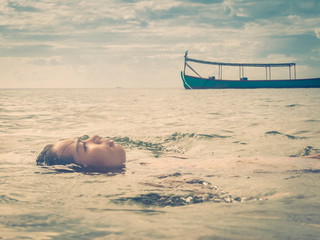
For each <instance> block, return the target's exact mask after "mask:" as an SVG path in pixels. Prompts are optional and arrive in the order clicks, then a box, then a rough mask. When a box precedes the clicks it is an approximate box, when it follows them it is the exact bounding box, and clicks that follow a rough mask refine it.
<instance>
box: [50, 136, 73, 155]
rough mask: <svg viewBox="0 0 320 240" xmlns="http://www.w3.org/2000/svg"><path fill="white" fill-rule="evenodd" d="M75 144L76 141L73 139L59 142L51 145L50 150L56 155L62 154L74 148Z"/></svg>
mask: <svg viewBox="0 0 320 240" xmlns="http://www.w3.org/2000/svg"><path fill="white" fill-rule="evenodd" d="M75 142H76V140H75V139H74V138H69V139H65V140H61V141H59V142H57V143H55V144H54V145H53V147H52V150H53V151H54V152H56V153H57V154H62V152H63V151H65V150H66V149H69V148H72V147H74V145H75Z"/></svg>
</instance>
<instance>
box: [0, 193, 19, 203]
mask: <svg viewBox="0 0 320 240" xmlns="http://www.w3.org/2000/svg"><path fill="white" fill-rule="evenodd" d="M16 202H19V201H18V200H17V199H14V198H11V197H8V196H6V195H0V203H16Z"/></svg>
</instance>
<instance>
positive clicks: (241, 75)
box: [184, 51, 297, 80]
mask: <svg viewBox="0 0 320 240" xmlns="http://www.w3.org/2000/svg"><path fill="white" fill-rule="evenodd" d="M184 59H185V61H184V73H185V71H186V67H188V68H189V69H191V70H192V71H193V72H194V73H195V74H196V75H197V76H199V77H200V78H201V76H200V74H199V73H198V72H196V71H195V70H194V69H193V68H192V67H191V66H190V64H188V62H195V63H201V64H209V65H217V66H218V67H219V70H218V71H219V73H218V74H219V76H218V79H220V80H222V67H223V66H233V67H239V79H240V80H248V79H247V78H246V77H245V75H244V67H264V68H265V69H266V80H271V68H273V67H288V68H289V79H290V80H291V79H292V67H293V78H294V79H296V78H297V74H296V63H224V62H212V61H204V60H198V59H194V58H189V57H188V51H186V53H185V55H184Z"/></svg>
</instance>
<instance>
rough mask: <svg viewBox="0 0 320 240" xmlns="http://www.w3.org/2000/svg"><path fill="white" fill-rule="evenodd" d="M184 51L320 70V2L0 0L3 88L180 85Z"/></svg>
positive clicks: (302, 71)
mask: <svg viewBox="0 0 320 240" xmlns="http://www.w3.org/2000/svg"><path fill="white" fill-rule="evenodd" d="M186 50H188V51H189V57H191V58H197V59H202V60H211V61H218V62H243V63H244V62H246V63H251V62H253V63H277V62H296V63H297V77H298V78H299V77H300V78H308V77H320V1H319V0H268V1H264V0H149V1H148V0H90V1H87V0H0V88H115V87H123V88H171V87H173V88H175V87H178V88H179V87H181V88H182V81H181V79H180V71H181V70H182V69H183V61H184V58H183V56H184V52H185V51H186ZM224 72H226V73H227V72H228V69H227V70H225V71H224Z"/></svg>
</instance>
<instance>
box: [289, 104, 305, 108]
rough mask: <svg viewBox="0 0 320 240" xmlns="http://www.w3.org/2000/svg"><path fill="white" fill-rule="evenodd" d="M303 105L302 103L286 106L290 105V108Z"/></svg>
mask: <svg viewBox="0 0 320 240" xmlns="http://www.w3.org/2000/svg"><path fill="white" fill-rule="evenodd" d="M301 106H303V105H301V104H290V105H286V106H285V107H288V108H292V107H301Z"/></svg>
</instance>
